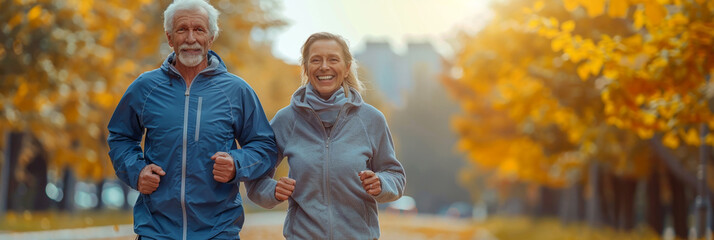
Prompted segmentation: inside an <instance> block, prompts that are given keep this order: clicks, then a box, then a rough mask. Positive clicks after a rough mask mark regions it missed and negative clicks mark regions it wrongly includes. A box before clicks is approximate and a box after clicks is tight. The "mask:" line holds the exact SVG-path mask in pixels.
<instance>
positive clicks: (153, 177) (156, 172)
mask: <svg viewBox="0 0 714 240" xmlns="http://www.w3.org/2000/svg"><path fill="white" fill-rule="evenodd" d="M164 175H166V172H164V170H163V169H161V167H159V166H157V165H156V164H153V163H152V164H149V165H146V167H144V169H141V172H139V182H138V183H137V188H138V189H137V190H139V192H140V193H143V194H151V193H152V192H154V191H156V189H157V188H159V182H160V181H161V178H160V176H164Z"/></svg>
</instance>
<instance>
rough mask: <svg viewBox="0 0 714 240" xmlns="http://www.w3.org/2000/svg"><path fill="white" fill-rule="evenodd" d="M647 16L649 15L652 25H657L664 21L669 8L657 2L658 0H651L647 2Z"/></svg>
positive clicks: (649, 21)
mask: <svg viewBox="0 0 714 240" xmlns="http://www.w3.org/2000/svg"><path fill="white" fill-rule="evenodd" d="M644 14H645V16H647V20H648V24H649V25H651V26H657V25H660V23H662V21H663V20H664V18H665V17H666V16H667V8H665V7H664V5H662V4H659V3H657V1H656V0H649V1H647V2H645V12H644Z"/></svg>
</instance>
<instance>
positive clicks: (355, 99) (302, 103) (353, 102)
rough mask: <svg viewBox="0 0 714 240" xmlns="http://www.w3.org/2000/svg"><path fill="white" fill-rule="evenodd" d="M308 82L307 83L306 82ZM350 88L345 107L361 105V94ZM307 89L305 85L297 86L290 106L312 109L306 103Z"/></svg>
mask: <svg viewBox="0 0 714 240" xmlns="http://www.w3.org/2000/svg"><path fill="white" fill-rule="evenodd" d="M308 84H309V83H308ZM349 89H350V96H349V99H348V100H347V102H346V103H345V106H346V107H347V108H352V107H359V106H361V105H362V103H363V100H362V95H360V94H359V92H357V90H355V89H354V88H349ZM306 91H307V87H306V86H301V87H300V88H298V89H297V90H296V91H295V93H293V96H292V98H291V99H290V106H292V107H293V108H296V109H312V108H311V107H310V104H308V103H307V99H306V97H305V93H306Z"/></svg>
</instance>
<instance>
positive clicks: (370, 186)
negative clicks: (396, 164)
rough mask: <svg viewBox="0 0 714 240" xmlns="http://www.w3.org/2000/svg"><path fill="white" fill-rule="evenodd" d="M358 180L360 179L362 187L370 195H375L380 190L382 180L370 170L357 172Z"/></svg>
mask: <svg viewBox="0 0 714 240" xmlns="http://www.w3.org/2000/svg"><path fill="white" fill-rule="evenodd" d="M359 180H360V181H362V187H364V190H365V191H367V193H369V194H370V195H372V196H377V195H379V194H380V193H381V192H382V181H380V180H379V176H377V174H376V173H374V172H372V171H370V170H364V171H361V172H359Z"/></svg>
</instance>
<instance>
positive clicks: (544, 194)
mask: <svg viewBox="0 0 714 240" xmlns="http://www.w3.org/2000/svg"><path fill="white" fill-rule="evenodd" d="M540 192H541V194H540V206H541V208H540V210H539V211H538V214H537V216H539V217H546V216H547V217H555V216H558V205H560V201H559V199H560V194H561V191H560V190H557V189H552V188H549V187H541V191H540Z"/></svg>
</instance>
